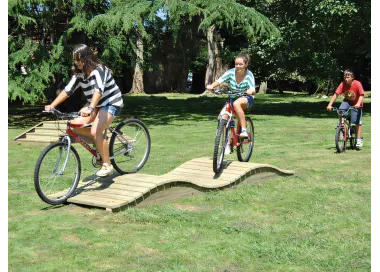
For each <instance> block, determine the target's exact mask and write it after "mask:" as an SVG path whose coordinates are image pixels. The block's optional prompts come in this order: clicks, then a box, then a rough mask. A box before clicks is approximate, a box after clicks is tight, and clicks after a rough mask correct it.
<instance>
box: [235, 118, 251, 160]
mask: <svg viewBox="0 0 380 272" xmlns="http://www.w3.org/2000/svg"><path fill="white" fill-rule="evenodd" d="M245 121H246V123H247V132H248V138H247V139H240V138H239V145H238V147H237V150H236V153H237V157H238V160H239V161H241V162H247V161H249V159H250V158H251V155H252V150H253V146H254V140H255V138H254V135H255V134H254V133H255V128H254V126H253V122H252V119H251V118H250V117H245Z"/></svg>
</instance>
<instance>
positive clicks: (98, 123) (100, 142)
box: [91, 109, 114, 165]
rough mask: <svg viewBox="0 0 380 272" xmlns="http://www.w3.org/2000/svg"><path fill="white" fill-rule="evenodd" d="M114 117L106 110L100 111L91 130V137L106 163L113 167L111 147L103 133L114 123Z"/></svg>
mask: <svg viewBox="0 0 380 272" xmlns="http://www.w3.org/2000/svg"><path fill="white" fill-rule="evenodd" d="M113 119H114V116H113V115H112V114H111V113H109V112H107V111H106V110H102V109H100V111H99V113H98V114H97V116H96V118H95V120H94V123H93V124H92V128H91V135H92V137H94V139H95V145H96V148H97V149H98V151H99V153H100V156H101V157H102V160H103V162H104V163H107V164H108V165H111V160H110V154H109V146H108V142H107V139H106V138H104V136H103V132H104V130H105V129H106V128H107V127H109V125H110V124H111V123H112V121H113Z"/></svg>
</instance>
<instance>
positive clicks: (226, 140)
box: [213, 89, 254, 174]
mask: <svg viewBox="0 0 380 272" xmlns="http://www.w3.org/2000/svg"><path fill="white" fill-rule="evenodd" d="M214 93H215V94H227V95H228V98H229V99H228V100H227V102H226V104H225V107H224V109H225V110H224V111H222V112H220V114H219V121H218V129H217V132H216V137H215V146H214V155H213V170H214V173H215V174H217V173H219V172H220V170H221V168H222V164H223V158H224V154H225V149H226V146H227V145H228V144H229V145H230V148H231V151H233V148H234V147H236V150H237V152H236V153H237V157H238V160H239V161H242V162H247V161H249V159H250V158H251V155H252V149H253V145H254V126H253V122H252V119H251V118H250V117H247V116H246V117H245V121H246V122H247V132H248V138H240V137H239V134H240V132H241V125H240V122H239V121H238V122H237V126H236V130H235V123H236V122H235V120H234V119H236V112H235V110H234V108H233V106H232V105H231V103H230V98H231V97H236V96H237V97H240V96H244V95H246V94H244V93H243V94H242V93H240V92H233V91H230V90H219V89H214Z"/></svg>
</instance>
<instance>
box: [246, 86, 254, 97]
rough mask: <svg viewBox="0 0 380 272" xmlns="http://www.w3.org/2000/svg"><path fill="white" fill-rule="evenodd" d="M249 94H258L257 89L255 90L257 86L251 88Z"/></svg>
mask: <svg viewBox="0 0 380 272" xmlns="http://www.w3.org/2000/svg"><path fill="white" fill-rule="evenodd" d="M247 94H248V95H255V94H256V90H255V88H252V87H251V88H249V90H248V91H247Z"/></svg>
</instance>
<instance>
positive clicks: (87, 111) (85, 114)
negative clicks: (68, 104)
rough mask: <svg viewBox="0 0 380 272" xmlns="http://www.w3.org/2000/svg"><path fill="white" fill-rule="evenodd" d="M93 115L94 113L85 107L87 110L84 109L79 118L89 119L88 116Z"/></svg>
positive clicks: (79, 113)
mask: <svg viewBox="0 0 380 272" xmlns="http://www.w3.org/2000/svg"><path fill="white" fill-rule="evenodd" d="M91 113H92V111H91V110H90V109H89V108H87V107H85V108H82V109H81V110H80V111H79V112H78V115H79V116H82V117H88V116H90V115H91Z"/></svg>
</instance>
